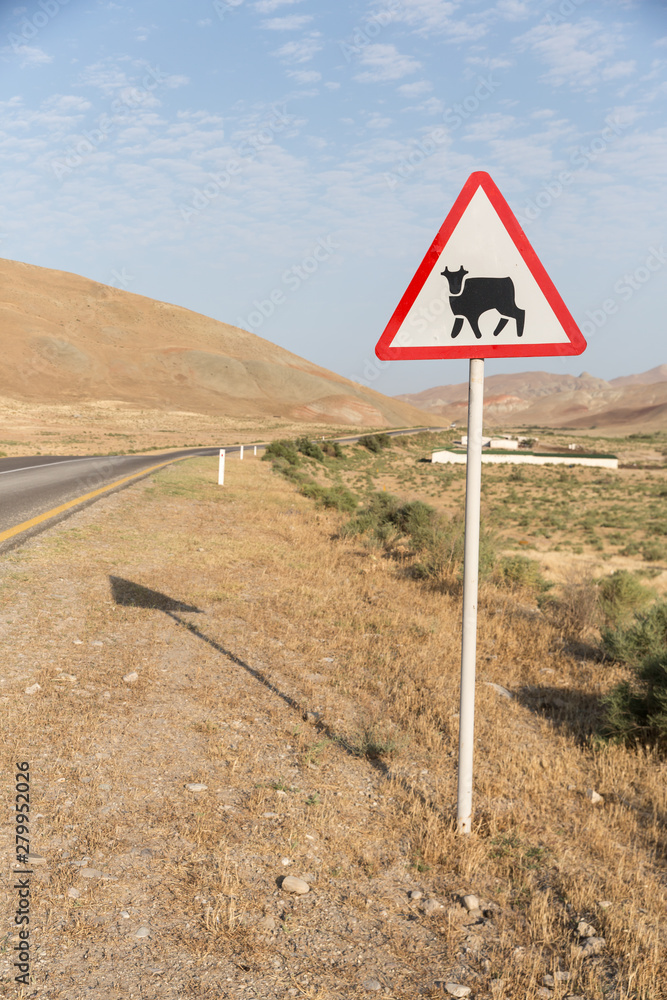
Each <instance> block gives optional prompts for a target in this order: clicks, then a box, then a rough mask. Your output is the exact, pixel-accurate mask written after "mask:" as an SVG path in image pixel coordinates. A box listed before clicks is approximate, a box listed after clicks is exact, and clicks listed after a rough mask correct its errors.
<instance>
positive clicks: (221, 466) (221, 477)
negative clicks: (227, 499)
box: [218, 448, 225, 486]
mask: <svg viewBox="0 0 667 1000" xmlns="http://www.w3.org/2000/svg"><path fill="white" fill-rule="evenodd" d="M224 485H225V449H224V448H221V449H220V461H219V463H218V486H224Z"/></svg>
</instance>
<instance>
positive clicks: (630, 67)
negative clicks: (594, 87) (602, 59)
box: [601, 59, 637, 80]
mask: <svg viewBox="0 0 667 1000" xmlns="http://www.w3.org/2000/svg"><path fill="white" fill-rule="evenodd" d="M636 69H637V63H636V62H635V60H634V59H628V60H626V61H625V62H616V63H612V65H611V66H607V67H606V68H605V69H603V70H602V73H601V76H602V79H603V80H618V78H619V77H623V76H632V75H633V74H634V72H635V70H636Z"/></svg>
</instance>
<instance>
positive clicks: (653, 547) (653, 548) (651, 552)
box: [641, 542, 667, 562]
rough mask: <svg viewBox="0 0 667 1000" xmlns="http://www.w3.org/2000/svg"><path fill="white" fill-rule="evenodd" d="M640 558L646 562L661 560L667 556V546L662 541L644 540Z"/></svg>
mask: <svg viewBox="0 0 667 1000" xmlns="http://www.w3.org/2000/svg"><path fill="white" fill-rule="evenodd" d="M641 551H642V558H644V559H645V560H646V562H662V560H663V559H665V558H667V548H665V546H664V544H663V543H662V542H645V543H644V544H643V545H642V550H641Z"/></svg>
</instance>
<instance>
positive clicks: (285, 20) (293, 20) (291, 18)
mask: <svg viewBox="0 0 667 1000" xmlns="http://www.w3.org/2000/svg"><path fill="white" fill-rule="evenodd" d="M312 20H313V16H312V14H288V15H287V16H286V17H270V18H268V20H266V21H262V23H261V25H260V27H261V28H264V29H266V30H267V31H299V30H300V29H301V28H305V26H306V25H307V24H310V22H311V21H312Z"/></svg>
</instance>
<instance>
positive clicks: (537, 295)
mask: <svg viewBox="0 0 667 1000" xmlns="http://www.w3.org/2000/svg"><path fill="white" fill-rule="evenodd" d="M585 349H586V341H585V340H584V338H583V336H582V334H581V331H580V330H579V328H578V326H577V324H576V323H575V321H574V319H573V318H572V316H571V315H570V313H569V312H568V309H567V307H566V305H565V303H564V302H563V300H562V299H561V297H560V295H559V294H558V292H557V291H556V288H555V287H554V285H553V282H552V281H551V279H550V278H549V275H548V274H547V272H546V271H545V270H544V267H543V266H542V264H541V263H540V261H539V259H538V257H537V254H536V253H535V251H534V250H533V248H532V247H531V245H530V243H529V242H528V240H527V238H526V235H525V233H524V232H523V230H522V229H521V226H520V225H519V223H518V222H517V220H516V218H515V217H514V214H513V213H512V210H511V209H510V207H509V205H508V204H507V202H506V201H505V199H504V198H503V196H502V194H501V193H500V191H499V190H498V188H497V187H496V185H495V184H494V182H493V181H492V180H491V178H490V176H489V175H488V174H487V173H483V172H481V171H479V172H476V173H474V174H471V175H470V177H469V178H468V180H467V181H466V183H465V185H464V187H463V189H462V191H461V193H460V195H459V196H458V198H457V199H456V201H455V203H454V205H453V207H452V209H451V211H450V213H449V215H448V216H447V218H446V219H445V221H444V223H443V224H442V226H441V228H440V230H439V232H438V234H437V236H436V238H435V240H434V241H433V243H432V244H431V247H430V248H429V250H428V252H427V254H426V256H425V257H424V259H423V261H422V262H421V264H420V266H419V268H418V270H417V273H416V274H415V276H414V278H413V279H412V281H411V282H410V284H409V286H408V288H407V291H406V292H405V294H404V295H403V298H402V299H401V301H400V302H399V304H398V306H397V307H396V309H395V311H394V314H393V316H392V317H391V319H390V321H389V323H388V324H387V327H386V329H385V331H384V333H383V334H382V336H381V337H380V340H379V341H378V343H377V345H376V348H375V353H376V354H377V356H378V357H379V358H381V359H382V360H383V361H394V360H396V361H400V360H427V359H432V360H435V359H440V358H445V359H448V358H469V359H470V383H469V389H468V452H467V469H466V502H465V551H464V560H463V629H462V641H461V710H460V716H459V775H458V777H459V780H458V803H457V827H458V830H459V833H465V834H468V833H470V832H471V829H472V788H473V752H474V728H475V661H476V650H477V597H478V578H479V533H480V507H481V486H482V423H483V405H484V359H485V358H516V357H545V356H550V355H573V354H581V353H582V352H583V351H584V350H585Z"/></svg>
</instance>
